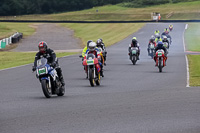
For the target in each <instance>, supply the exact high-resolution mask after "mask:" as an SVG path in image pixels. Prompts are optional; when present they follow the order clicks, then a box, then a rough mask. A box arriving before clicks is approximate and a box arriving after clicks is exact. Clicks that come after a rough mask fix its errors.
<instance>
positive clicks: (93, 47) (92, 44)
mask: <svg viewBox="0 0 200 133" xmlns="http://www.w3.org/2000/svg"><path fill="white" fill-rule="evenodd" d="M96 47H97V44H96V43H95V42H90V43H89V45H88V49H87V51H86V54H85V57H84V59H86V56H87V54H91V53H92V54H94V55H95V57H96V58H97V59H98V60H99V63H98V64H97V65H96V69H97V71H98V72H99V71H100V75H101V76H102V77H104V74H103V70H102V69H101V68H102V64H101V62H100V60H101V55H100V52H99V50H98V49H97V48H96Z"/></svg>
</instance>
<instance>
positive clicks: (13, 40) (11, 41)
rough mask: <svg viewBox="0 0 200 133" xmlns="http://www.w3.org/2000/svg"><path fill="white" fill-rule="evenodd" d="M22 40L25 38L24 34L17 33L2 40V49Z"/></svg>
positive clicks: (0, 45)
mask: <svg viewBox="0 0 200 133" xmlns="http://www.w3.org/2000/svg"><path fill="white" fill-rule="evenodd" d="M22 38H23V34H22V33H19V32H16V33H15V34H13V35H12V36H10V37H8V38H4V39H2V40H0V49H4V48H6V45H11V44H14V43H18V42H19V41H20V39H22Z"/></svg>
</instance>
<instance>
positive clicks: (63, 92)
mask: <svg viewBox="0 0 200 133" xmlns="http://www.w3.org/2000/svg"><path fill="white" fill-rule="evenodd" d="M64 94H65V87H64V86H62V87H60V89H59V93H58V94H57V95H58V96H64Z"/></svg>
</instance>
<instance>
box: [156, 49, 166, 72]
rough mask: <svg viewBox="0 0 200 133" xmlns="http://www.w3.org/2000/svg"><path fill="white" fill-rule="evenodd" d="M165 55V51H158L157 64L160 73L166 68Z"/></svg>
mask: <svg viewBox="0 0 200 133" xmlns="http://www.w3.org/2000/svg"><path fill="white" fill-rule="evenodd" d="M164 58H165V54H164V50H162V49H159V50H158V51H156V64H158V69H159V72H162V68H163V67H164V66H165V60H164Z"/></svg>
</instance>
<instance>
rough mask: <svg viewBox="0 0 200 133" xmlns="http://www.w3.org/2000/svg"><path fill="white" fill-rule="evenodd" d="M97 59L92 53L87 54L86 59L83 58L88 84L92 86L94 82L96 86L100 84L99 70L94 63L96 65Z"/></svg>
mask: <svg viewBox="0 0 200 133" xmlns="http://www.w3.org/2000/svg"><path fill="white" fill-rule="evenodd" d="M98 63H99V62H98V59H97V58H96V57H95V55H94V54H88V55H87V56H86V59H84V60H83V65H84V66H86V70H85V71H86V73H87V74H88V79H89V81H90V85H91V86H92V87H93V86H94V85H95V83H96V85H97V86H99V85H100V80H101V76H100V70H97V68H96V65H98Z"/></svg>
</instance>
